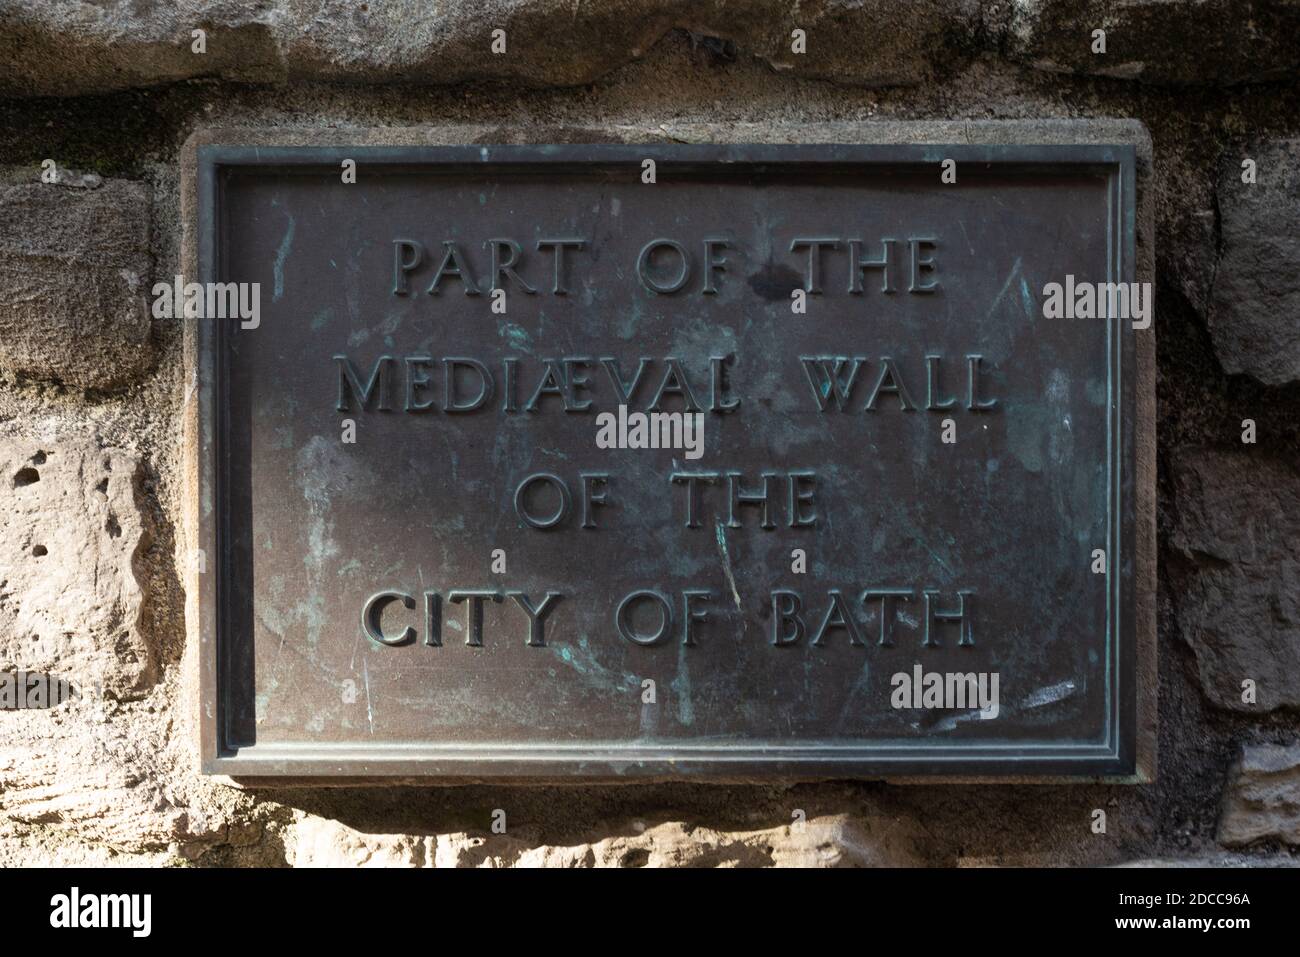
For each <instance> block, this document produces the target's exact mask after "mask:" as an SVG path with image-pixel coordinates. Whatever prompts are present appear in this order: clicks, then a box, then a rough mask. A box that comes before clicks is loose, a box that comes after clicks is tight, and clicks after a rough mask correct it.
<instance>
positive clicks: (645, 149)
mask: <svg viewBox="0 0 1300 957" xmlns="http://www.w3.org/2000/svg"><path fill="white" fill-rule="evenodd" d="M1084 122H1087V121H1084ZM908 125H909V124H890V126H891V127H893V128H894V129H895V130H897V129H900V128H901V129H903V130H906V129H907V127H908ZM916 125H917V126H925V125H926V124H916ZM930 125H931V126H935V125H937V126H942V125H944V124H930ZM947 125H948V126H950V127H951V126H953V125H955V124H947ZM970 125H971V124H967V129H968V130H969V127H970ZM978 125H979V126H982V127H985V129H986V130H987V129H988V128H990V127H991V128H995V129H996V128H998V127H1006V126H1016V125H1019V124H999V123H997V122H993V123H984V124H978ZM1065 125H1066V128H1069V124H1068V123H1066V124H1065ZM1112 125H1113V126H1115V127H1117V128H1119V129H1121V130H1123V131H1124V132H1126V133H1128V134H1129V136H1125V137H1122V139H1131V138H1132V133H1133V132H1134V131H1135V129H1136V130H1137V131H1141V132H1140V136H1141V139H1142V141H1143V142H1142V143H1141V144H1140V145H1144V146H1146V151H1147V152H1149V145H1147V144H1149V141H1147V140H1146V139H1145V137H1146V134H1145V131H1144V130H1142V128H1141V126H1140V124H1137V123H1126V122H1123V121H1120V122H1118V123H1113V124H1112ZM248 132H249V133H251V134H254V135H253V136H251V137H249V139H251V140H252V141H254V142H257V141H261V143H262V144H265V145H228V144H229V143H231V142H238V141H239V140H240V139H241V135H240V133H239V132H237V131H230V132H228V133H227V134H226V136H225V137H224V138H221V137H218V139H224V142H208V140H209V138H210V134H205V133H202V132H201V133H197V134H195V135H194V136H192V137H191V139H190V141H189V143H187V146H186V150H187V154H188V165H189V166H190V167H191V173H192V178H191V179H187V183H186V186H187V189H186V191H185V195H184V200H185V202H186V203H187V205H188V208H189V211H190V213H191V215H189V216H187V218H186V248H185V258H186V262H185V271H186V273H187V276H188V277H189V278H196V279H197V280H198V281H200V282H207V281H215V279H216V278H217V276H218V272H219V265H220V264H219V255H220V239H221V235H222V223H221V221H220V219H219V216H220V213H221V212H222V206H221V202H220V188H221V184H220V170H221V169H223V168H226V167H232V166H239V167H248V166H253V167H258V166H277V167H283V166H329V167H331V168H332V169H333V170H337V169H338V168H339V164H340V163H341V162H342V160H343V159H354V160H356V161H357V163H358V166H359V167H360V166H361V165H362V164H392V165H407V166H428V165H431V164H456V165H462V166H463V165H467V164H468V165H473V164H488V165H497V164H502V163H510V164H527V165H535V164H541V165H546V164H565V165H567V166H573V165H575V164H598V163H605V164H608V163H629V164H633V165H634V166H635V167H636V168H638V169H639V164H640V162H641V160H642V159H643V158H644V157H645V156H646V155H647V154H652V155H653V156H654V157H655V159H656V161H657V162H658V163H659V164H660V168H661V170H662V169H671V165H672V164H673V163H692V164H700V163H726V164H732V165H735V164H745V163H752V164H763V165H766V166H775V165H787V164H798V165H808V166H816V165H821V164H833V163H837V164H843V163H855V164H863V165H895V166H896V165H900V164H922V163H924V164H934V165H937V164H938V163H939V162H940V160H941V159H948V158H951V159H955V160H957V162H958V165H959V166H960V165H961V164H963V163H971V164H984V165H988V166H1005V167H1014V166H1022V167H1023V166H1033V165H1043V164H1046V165H1050V166H1052V167H1059V166H1062V165H1067V166H1085V167H1093V168H1096V167H1105V168H1106V169H1107V170H1108V175H1109V188H1108V191H1107V199H1108V206H1109V214H1110V216H1109V219H1110V222H1109V230H1108V238H1109V240H1110V256H1109V261H1108V273H1109V275H1108V279H1109V280H1110V281H1124V282H1131V281H1139V280H1141V279H1143V278H1146V276H1147V275H1148V274H1149V272H1150V258H1151V251H1150V249H1149V248H1148V249H1146V250H1145V251H1144V250H1141V249H1139V242H1138V240H1139V234H1140V232H1141V231H1142V230H1141V229H1140V226H1142V225H1143V224H1142V223H1141V222H1140V219H1145V218H1146V217H1144V216H1143V215H1142V209H1141V207H1142V204H1141V203H1139V201H1138V195H1137V173H1138V159H1139V154H1138V146H1137V145H1135V144H1134V143H1133V142H1097V141H1094V142H1089V143H1059V142H1058V143H1033V142H1012V143H1009V144H1002V143H998V144H994V143H970V142H968V143H964V144H958V143H948V144H945V143H941V142H930V141H924V142H907V141H901V142H880V143H873V142H869V143H857V144H854V143H833V144H832V143H800V144H790V143H762V144H760V143H749V144H726V143H720V142H719V143H708V144H681V143H671V144H664V143H653V144H648V145H629V144H626V143H583V144H581V145H552V144H547V145H488V144H482V145H479V144H473V145H467V144H465V143H463V142H462V143H460V144H450V143H449V144H444V145H428V144H409V145H408V144H404V145H396V146H393V145H374V146H361V145H311V146H303V145H276V143H274V142H272V143H266V138H267V132H266V131H248ZM567 132H570V133H571V132H572V131H567ZM1007 132H1008V133H1011V132H1012V131H1011V130H1007ZM346 136H347V134H346V133H342V134H336V138H346ZM557 138H558V137H557ZM968 138H969V135H968ZM1008 138H1011V139H1017V138H1018V137H1016V136H1014V134H1012V135H1011V136H1009V137H1008ZM273 139H274V137H273ZM310 139H313V140H319V139H320V136H319V134H313V135H311V136H310ZM1119 139H1121V137H1116V140H1119ZM281 142H283V141H281ZM936 188H944V187H941V186H936ZM1146 229H1147V230H1148V231H1149V224H1147V225H1146ZM1146 245H1148V246H1149V238H1148V241H1147V243H1146ZM1144 260H1145V261H1144ZM1144 267H1145V268H1144ZM1116 326H1117V323H1116V322H1111V323H1110V324H1109V325H1108V328H1107V341H1108V350H1107V355H1108V367H1109V368H1108V380H1109V381H1108V395H1109V400H1110V401H1109V403H1108V408H1107V412H1108V428H1109V429H1110V430H1111V441H1109V442H1108V445H1107V451H1108V456H1109V457H1110V458H1111V462H1110V463H1109V468H1108V476H1109V477H1110V484H1111V489H1110V497H1111V501H1112V506H1111V507H1110V508H1109V509H1108V546H1107V548H1108V563H1109V565H1110V569H1111V572H1112V573H1111V574H1110V575H1109V578H1110V587H1109V588H1108V590H1107V602H1108V615H1107V631H1108V635H1107V641H1106V653H1107V663H1108V666H1109V668H1110V669H1111V671H1110V679H1109V680H1108V682H1107V688H1106V694H1107V701H1108V704H1109V708H1108V712H1109V716H1108V721H1107V734H1106V736H1105V741H1104V743H1099V744H1079V743H1074V744H1070V743H1060V742H1046V743H1024V742H1021V743H1016V744H1010V743H1008V744H1006V745H981V746H973V745H952V746H942V745H925V744H920V745H918V744H913V743H908V744H905V745H899V744H888V743H884V744H872V745H868V746H863V745H857V744H853V745H848V744H829V743H821V744H817V745H815V746H809V745H806V744H787V743H779V742H777V743H773V742H763V741H761V740H756V741H749V742H744V743H740V744H728V745H719V744H697V743H693V742H682V743H675V744H672V745H662V744H661V745H637V744H629V743H623V742H603V743H602V742H584V743H579V744H573V745H560V744H555V743H517V744H504V745H490V746H489V745H483V744H464V745H457V744H432V743H429V742H411V743H389V744H381V745H375V744H368V743H362V742H357V743H343V742H340V743H323V744H315V743H293V744H280V745H260V746H259V745H254V746H252V747H244V748H242V749H239V748H234V747H231V746H229V745H228V744H227V742H228V740H229V739H228V737H227V736H226V734H225V733H224V731H225V707H224V701H223V688H224V687H225V685H224V683H223V682H224V679H225V677H226V674H227V672H228V670H229V669H228V662H227V661H226V660H225V658H224V657H223V655H224V654H225V653H226V652H227V651H228V648H229V644H228V643H227V642H225V641H224V640H223V637H222V636H223V635H224V633H225V632H224V614H223V604H222V598H223V597H224V593H223V591H222V587H223V578H224V576H223V574H222V560H223V557H224V556H223V552H222V550H221V545H222V542H223V539H224V537H225V532H224V531H223V529H222V522H223V521H224V520H226V519H228V517H229V510H228V509H225V508H224V507H223V499H222V495H223V487H224V486H225V485H226V484H227V478H226V473H225V469H226V468H227V467H228V461H226V460H225V459H223V458H222V456H221V444H220V435H221V432H222V429H223V428H224V426H225V421H224V410H225V401H224V399H225V393H224V390H225V384H226V380H225V375H224V365H223V361H224V358H225V355H226V352H225V349H224V348H223V346H222V331H221V330H222V326H221V325H220V324H218V323H213V322H202V321H189V322H187V324H186V333H187V345H186V356H187V364H188V366H189V369H188V370H187V371H188V374H187V381H188V383H189V386H188V390H187V401H186V405H187V416H186V420H187V426H188V428H189V430H190V435H189V442H188V444H187V450H188V452H189V458H190V460H191V462H190V465H191V469H190V470H189V473H190V474H189V478H190V479H191V480H192V486H191V494H190V495H189V496H188V505H189V509H190V512H191V514H190V516H189V518H190V519H191V521H190V522H189V526H190V530H191V531H192V533H193V536H194V539H195V540H196V543H197V547H198V548H199V549H202V554H204V555H209V556H212V558H213V560H212V562H211V563H210V567H208V568H207V569H206V571H197V570H196V569H191V570H190V571H191V574H190V576H189V578H188V581H189V584H190V585H191V586H192V587H191V588H190V589H188V590H187V593H188V594H190V595H192V596H194V601H193V603H192V604H191V605H190V606H189V607H187V611H189V612H191V621H192V625H191V633H193V631H194V627H193V625H197V630H198V638H199V641H198V657H199V689H198V690H199V699H200V709H199V715H198V722H197V727H198V734H199V738H200V756H201V771H202V772H203V773H204V774H209V775H231V776H237V777H244V776H248V777H254V778H257V779H258V780H259V781H260V782H262V783H272V779H287V780H282V781H279V782H274V783H292V781H293V780H294V779H298V778H309V779H310V780H309V781H308V782H307V783H319V779H320V778H322V777H325V778H329V777H337V778H340V779H346V780H347V781H348V782H349V783H359V779H364V778H373V779H377V780H392V779H393V778H412V779H420V780H427V779H429V778H439V779H445V780H448V781H450V782H457V783H467V782H470V781H478V780H488V781H493V780H495V781H509V780H520V781H537V780H571V781H592V782H595V781H601V780H628V779H638V780H644V779H647V778H650V779H675V780H683V779H685V780H703V781H708V780H718V781H730V780H746V781H748V780H772V779H783V780H812V779H825V778H872V779H878V778H887V779H890V780H899V781H908V780H915V781H932V780H935V778H934V776H935V775H940V776H942V778H941V779H942V780H949V781H950V780H954V779H960V780H972V781H1004V780H1014V781H1046V782H1060V781H1062V780H1069V779H1073V778H1085V779H1093V778H1105V779H1107V780H1112V781H1119V782H1129V783H1141V782H1145V781H1150V780H1153V779H1154V735H1155V724H1154V720H1155V719H1154V704H1155V694H1156V690H1155V687H1154V682H1155V663H1154V630H1155V613H1154V596H1155V564H1154V562H1155V560H1154V492H1155V490H1154V484H1155V475H1154V442H1155V436H1154V332H1153V330H1146V331H1145V334H1146V336H1147V339H1146V340H1145V341H1144V342H1143V343H1142V344H1141V345H1140V347H1133V346H1129V347H1126V345H1125V343H1126V341H1131V340H1132V339H1133V338H1138V337H1137V336H1133V335H1126V334H1123V333H1127V332H1128V330H1127V329H1125V330H1123V333H1122V334H1119V335H1117V334H1116ZM1126 365H1127V366H1128V367H1129V368H1130V369H1131V372H1132V374H1131V375H1129V376H1127V377H1126V376H1123V375H1122V373H1123V372H1124V371H1125V367H1126ZM1126 409H1127V414H1126V412H1125V410H1126ZM1126 446H1127V448H1128V450H1129V453H1130V455H1131V460H1132V462H1133V467H1132V469H1131V470H1129V471H1127V472H1126V471H1125V470H1124V468H1123V466H1124V454H1123V453H1124V450H1125V447H1126ZM1126 486H1127V488H1128V489H1129V491H1128V492H1127V497H1126V493H1125V488H1126ZM1134 500H1136V501H1134ZM1135 506H1136V507H1135ZM1125 508H1127V509H1129V511H1128V512H1125V511H1124V510H1125ZM1126 515H1127V516H1128V520H1127V521H1128V524H1129V525H1130V526H1131V528H1132V530H1133V536H1134V539H1135V541H1133V542H1132V543H1129V542H1127V541H1126V540H1125V539H1123V537H1122V530H1123V528H1124V526H1125V524H1126V520H1125V517H1126ZM1148 526H1149V527H1148ZM1125 547H1127V548H1128V549H1129V550H1128V551H1127V552H1126V551H1125V550H1124V548H1125ZM1125 564H1127V565H1128V566H1129V567H1131V568H1132V570H1133V571H1132V578H1131V587H1130V588H1128V589H1125V588H1124V587H1123V586H1124V575H1123V574H1122V571H1121V569H1122V567H1123V566H1124V565H1125ZM200 567H202V566H200ZM195 619H196V620H195ZM1130 646H1133V648H1132V651H1131V652H1130V651H1127V650H1124V649H1128V648H1129V647H1130ZM1139 681H1140V682H1141V683H1143V684H1144V685H1149V686H1150V687H1144V688H1141V689H1139V688H1138V683H1139Z"/></svg>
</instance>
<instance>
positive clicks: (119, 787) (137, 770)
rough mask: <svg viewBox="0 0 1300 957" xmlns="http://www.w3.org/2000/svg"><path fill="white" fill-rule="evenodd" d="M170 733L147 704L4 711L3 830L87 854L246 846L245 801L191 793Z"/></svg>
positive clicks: (192, 853) (187, 852)
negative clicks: (38, 832) (37, 831)
mask: <svg viewBox="0 0 1300 957" xmlns="http://www.w3.org/2000/svg"><path fill="white" fill-rule="evenodd" d="M158 690H159V691H160V690H161V689H158ZM174 724H175V722H174V721H173V719H172V717H171V716H170V715H168V714H167V713H166V712H165V711H164V710H162V709H159V708H157V707H154V706H153V703H152V702H151V701H148V700H146V701H138V702H129V703H125V704H123V703H119V702H114V701H112V700H109V699H104V698H99V697H97V696H95V695H94V694H89V693H88V694H86V695H85V696H83V697H81V698H78V699H76V700H74V701H72V702H70V703H68V704H65V705H62V706H60V707H58V708H51V709H48V710H26V711H4V712H0V830H6V829H9V830H11V829H13V828H14V827H15V826H21V827H29V828H30V827H37V828H41V829H42V830H43V831H44V832H46V834H47V835H48V836H50V837H62V838H64V839H65V841H66V840H67V839H72V840H74V841H75V842H77V843H78V844H81V845H86V846H89V847H91V848H100V847H103V848H111V849H115V850H117V851H121V852H125V853H131V854H140V853H151V852H152V853H161V852H164V851H167V852H169V853H171V854H172V855H174V856H177V857H186V858H190V859H193V858H195V857H197V856H199V854H200V852H201V851H203V850H206V849H208V848H211V847H213V846H216V845H220V844H238V843H246V842H247V835H248V827H247V825H248V823H249V822H248V821H247V820H245V819H243V818H242V817H241V815H242V813H243V808H244V805H245V804H246V801H244V799H243V798H242V796H241V795H240V794H239V792H236V791H232V790H230V789H219V788H208V787H205V786H203V785H201V784H196V782H195V781H194V776H193V774H192V773H187V772H186V770H185V761H184V751H185V747H184V742H183V741H181V742H179V743H178V742H177V741H175V739H174V738H173V737H172V731H173V726H174ZM223 790H224V792H225V793H224V794H223V793H220V792H221V791H223Z"/></svg>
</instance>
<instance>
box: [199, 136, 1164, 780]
mask: <svg viewBox="0 0 1300 957" xmlns="http://www.w3.org/2000/svg"><path fill="white" fill-rule="evenodd" d="M945 160H951V161H952V164H951V165H948V164H945ZM647 161H652V162H647ZM945 172H947V173H949V174H950V176H945ZM951 178H955V181H950V179H951ZM198 197H199V207H198V213H199V229H198V243H199V245H198V264H199V273H198V276H197V277H195V281H196V282H197V283H201V284H206V285H200V286H199V287H197V288H198V290H199V295H200V296H201V297H204V298H203V303H202V304H200V305H196V306H195V309H196V310H198V309H202V308H204V307H206V309H207V311H206V312H199V313H191V314H201V315H202V316H203V318H202V319H200V320H199V321H198V323H197V329H198V336H199V349H198V357H199V364H198V368H197V372H198V379H197V386H198V389H199V396H200V399H199V401H200V417H199V424H200V429H199V443H198V445H199V472H200V476H199V478H200V490H201V492H200V508H199V511H200V516H199V531H200V537H201V546H202V552H201V553H200V555H199V560H200V561H201V562H203V561H206V566H205V567H204V568H203V569H202V574H200V576H199V580H200V581H201V582H202V585H201V588H200V610H201V615H200V617H201V625H202V640H203V658H204V665H205V670H204V719H203V734H204V767H205V769H206V770H207V771H209V772H211V773H222V774H234V775H277V776H280V775H290V776H292V775H331V776H340V775H365V776H377V775H403V776H413V775H430V776H439V777H447V778H460V779H468V778H523V777H549V778H559V777H581V778H613V777H634V776H641V777H645V776H657V777H682V778H714V779H717V778H732V779H739V778H763V777H787V778H788V777H825V776H863V775H872V776H884V775H891V776H901V775H913V774H933V773H938V774H961V775H992V776H1007V775H1019V774H1033V775H1042V774H1080V775H1094V774H1111V775H1115V774H1128V773H1131V772H1132V771H1133V770H1134V750H1135V724H1136V717H1135V715H1136V689H1135V683H1136V675H1135V647H1136V644H1137V641H1136V635H1135V631H1136V625H1135V604H1134V592H1135V587H1136V586H1135V582H1136V577H1137V576H1136V573H1135V555H1134V542H1135V537H1136V536H1135V531H1134V514H1135V512H1134V501H1135V496H1136V495H1137V494H1139V492H1140V490H1138V489H1135V482H1136V478H1135V466H1134V463H1135V431H1136V426H1135V415H1134V407H1135V400H1134V397H1135V388H1136V384H1135V383H1136V372H1135V359H1134V355H1135V352H1134V336H1135V333H1134V332H1133V331H1132V327H1133V322H1131V321H1130V320H1129V319H1128V318H1126V317H1119V318H1111V319H1099V318H1089V317H1088V316H1087V315H1085V314H1084V313H1086V309H1084V308H1083V306H1082V305H1079V304H1080V303H1081V302H1082V300H1081V299H1078V298H1077V297H1078V296H1079V295H1080V294H1079V292H1078V290H1083V289H1084V288H1085V287H1087V286H1088V285H1089V284H1098V285H1099V284H1106V283H1110V284H1117V283H1124V284H1128V283H1132V282H1133V281H1134V280H1135V278H1136V277H1135V264H1134V255H1135V253H1134V244H1135V213H1134V154H1133V149H1132V147H1129V146H1068V147H1045V146H999V147H987V146H952V147H935V146H797V147H796V146H784V147H781V146H591V145H584V146H556V147H531V146H530V147H479V146H474V147H427V148H425V147H400V148H397V147H394V148H374V147H368V148H359V147H358V148H348V149H338V148H320V147H314V148H266V147H262V148H251V147H250V148H237V147H229V146H204V147H200V148H199V152H198ZM1053 283H1055V284H1058V285H1059V286H1060V287H1061V288H1063V289H1064V290H1065V291H1066V292H1065V295H1066V297H1067V298H1068V306H1069V308H1070V309H1071V310H1073V309H1074V307H1075V306H1076V305H1078V306H1079V308H1078V310H1077V312H1078V314H1076V313H1075V311H1071V312H1070V314H1069V316H1068V317H1067V316H1064V315H1062V316H1056V315H1051V316H1050V317H1049V315H1048V313H1050V312H1051V309H1050V308H1047V300H1048V298H1049V293H1048V290H1049V289H1050V288H1051V284H1053ZM225 284H233V285H225ZM1102 288H1105V287H1102ZM1110 288H1111V289H1114V288H1115V287H1114V286H1113V285H1112V286H1111V287H1110ZM1127 288H1128V287H1127V286H1126V287H1125V289H1126V290H1127ZM192 291H193V290H190V289H189V288H188V287H186V288H182V287H181V284H180V282H179V281H178V283H177V290H176V304H177V306H178V308H179V307H181V306H182V305H183V303H184V302H186V301H188V299H189V293H190V292H192ZM1147 291H1148V300H1147V304H1148V306H1149V289H1148V290H1147ZM1140 292H1141V290H1140V289H1139V288H1138V287H1137V286H1134V287H1133V296H1134V300H1133V306H1134V308H1135V309H1136V308H1137V304H1138V301H1139V297H1140ZM1052 295H1054V293H1053V294H1052ZM223 308H224V311H223Z"/></svg>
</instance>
